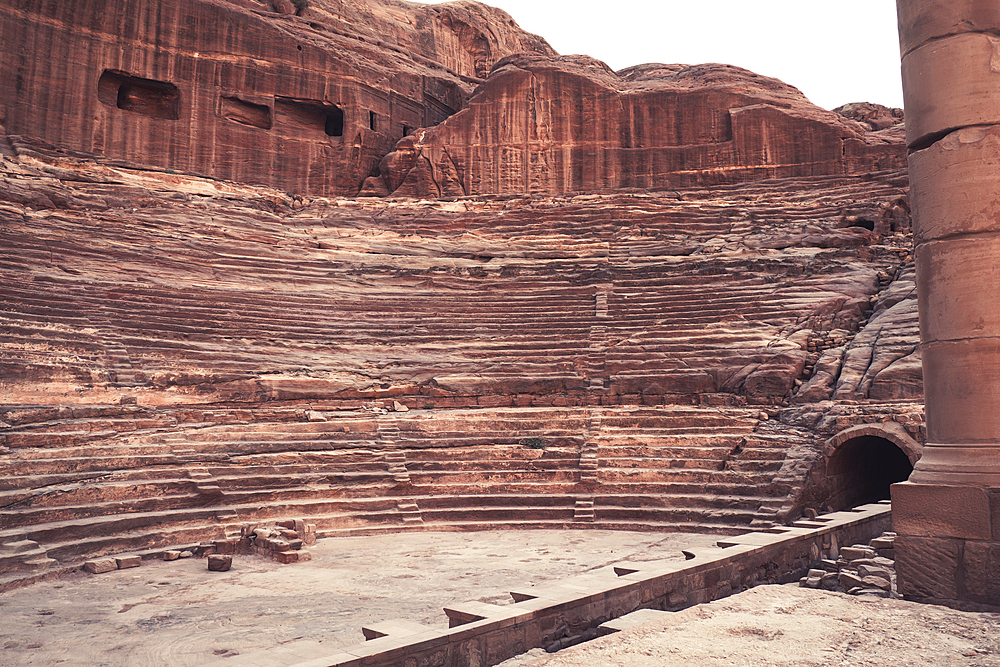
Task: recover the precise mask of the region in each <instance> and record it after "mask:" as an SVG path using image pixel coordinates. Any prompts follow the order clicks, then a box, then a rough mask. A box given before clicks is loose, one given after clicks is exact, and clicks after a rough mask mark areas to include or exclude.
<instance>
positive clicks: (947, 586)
mask: <svg viewBox="0 0 1000 667" xmlns="http://www.w3.org/2000/svg"><path fill="white" fill-rule="evenodd" d="M897 532H898V531H897ZM961 553H962V541H961V540H957V539H946V538H936V537H918V536H909V535H899V536H898V537H897V538H896V588H897V590H898V591H899V594H900V595H903V596H905V597H908V598H913V599H918V600H919V599H927V598H930V599H935V600H957V599H958V591H959V575H960V569H961V568H960V566H961Z"/></svg>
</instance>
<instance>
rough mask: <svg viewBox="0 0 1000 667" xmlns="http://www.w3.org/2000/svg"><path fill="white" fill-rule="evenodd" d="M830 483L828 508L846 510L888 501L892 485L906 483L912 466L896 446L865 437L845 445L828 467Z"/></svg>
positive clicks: (832, 457) (833, 456) (852, 440)
mask: <svg viewBox="0 0 1000 667" xmlns="http://www.w3.org/2000/svg"><path fill="white" fill-rule="evenodd" d="M826 471H827V478H828V481H829V484H830V489H831V491H830V496H829V500H828V503H827V504H828V505H829V506H830V509H832V510H835V511H836V510H843V509H848V508H851V507H856V506H857V505H863V504H865V503H873V502H878V501H880V500H888V499H889V486H890V485H891V484H895V483H896V482H903V481H905V480H906V479H907V478H908V477H909V476H910V473H911V472H913V464H911V463H910V459H909V458H908V457H907V456H906V453H905V452H903V450H901V449H900V448H899V447H898V446H897V445H896V444H895V443H893V442H891V441H890V440H887V439H885V438H880V437H878V436H872V435H862V436H859V437H856V438H852V439H850V440H847V441H846V442H844V443H843V444H842V445H841V446H840V447H839V448H838V449H837V451H836V452H834V453H833V455H831V456H830V459H829V460H828V461H827V465H826Z"/></svg>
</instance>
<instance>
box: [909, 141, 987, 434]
mask: <svg viewBox="0 0 1000 667" xmlns="http://www.w3.org/2000/svg"><path fill="white" fill-rule="evenodd" d="M997 141H998V142H1000V136H998V137H997ZM998 151H1000V149H998ZM998 162H1000V160H998ZM998 168H1000V165H998ZM993 187H995V188H1000V176H998V178H997V181H996V182H995V183H994V184H993ZM963 194H966V192H965V190H964V188H963ZM984 205H986V203H985V202H984ZM989 205H992V206H998V207H1000V195H998V196H997V199H996V200H995V201H993V202H989ZM931 222H933V221H931ZM921 225H922V228H923V227H925V225H923V222H921ZM993 227H994V231H1000V222H994V223H993ZM925 231H928V230H925ZM998 255H1000V237H992V236H989V235H983V234H970V235H968V236H965V237H960V238H949V239H945V240H932V241H927V242H925V243H921V244H920V245H918V246H917V250H916V261H917V266H918V267H919V268H920V271H919V273H918V274H917V290H918V291H919V293H920V303H919V310H920V331H921V332H922V334H923V336H924V338H925V340H933V341H956V340H963V339H966V338H970V339H972V338H983V337H984V336H988V335H989V334H988V332H994V331H1000V309H998V308H995V307H993V306H994V305H995V303H994V301H993V300H992V299H991V298H989V297H990V296H992V295H995V294H1000V265H998V264H997V262H996V261H994V258H996V257H997V256H998ZM973 379H974V382H975V384H976V385H977V386H979V385H982V384H984V382H986V384H987V385H989V383H988V382H987V380H988V378H986V377H982V376H979V375H970V376H967V377H966V378H965V380H966V382H967V383H968V382H970V381H973ZM989 416H992V415H984V417H989ZM998 419H1000V418H998ZM959 433H961V432H959ZM993 437H996V432H993ZM935 442H942V440H935ZM944 442H965V440H964V439H963V438H961V437H956V436H954V435H949V439H948V440H944Z"/></svg>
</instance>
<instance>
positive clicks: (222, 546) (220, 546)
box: [215, 540, 236, 555]
mask: <svg viewBox="0 0 1000 667" xmlns="http://www.w3.org/2000/svg"><path fill="white" fill-rule="evenodd" d="M215 553H217V554H228V555H232V554H234V553H236V544H235V543H233V542H232V541H230V540H216V541H215Z"/></svg>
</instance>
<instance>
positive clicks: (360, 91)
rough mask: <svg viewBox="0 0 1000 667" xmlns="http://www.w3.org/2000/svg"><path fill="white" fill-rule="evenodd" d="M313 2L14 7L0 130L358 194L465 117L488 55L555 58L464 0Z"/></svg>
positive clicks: (138, 159) (5, 47)
mask: <svg viewBox="0 0 1000 667" xmlns="http://www.w3.org/2000/svg"><path fill="white" fill-rule="evenodd" d="M308 5H309V7H308V9H307V10H305V11H304V12H301V11H297V10H296V9H295V7H293V6H292V3H291V2H287V1H285V2H280V3H277V4H276V5H272V3H271V2H270V0H259V1H257V0H241V1H240V2H227V1H225V0H179V1H177V2H169V3H163V2H158V1H156V0H138V1H136V2H129V3H127V4H125V5H122V4H121V3H113V2H106V1H104V0H91V1H88V2H71V3H51V2H42V1H41V0H31V1H29V2H23V3H18V4H17V6H9V7H7V8H6V9H5V11H4V12H3V15H2V17H0V44H2V47H0V80H3V81H5V82H6V83H7V85H4V86H3V87H2V88H0V107H6V126H7V129H8V131H9V132H10V133H11V134H14V135H27V136H31V137H36V138H40V139H42V140H44V141H46V142H50V143H52V144H55V145H59V146H61V147H64V148H71V149H74V150H79V151H88V152H93V153H96V154H98V155H104V156H107V157H110V158H115V159H119V160H124V161H127V162H131V163H135V164H142V165H156V166H158V167H161V168H166V169H172V170H179V171H184V172H190V173H196V174H202V175H207V176H211V177H214V178H222V179H231V180H236V181H240V182H246V183H261V184H266V185H270V186H273V187H277V188H281V189H283V190H287V191H290V192H308V193H314V194H356V193H357V192H358V190H359V189H360V187H361V184H362V182H363V181H364V180H365V178H366V177H368V176H369V175H370V174H371V173H373V170H376V169H377V167H378V163H379V161H380V160H381V159H382V157H383V156H384V155H385V154H386V153H387V152H388V151H389V150H390V149H391V148H392V146H393V144H394V143H395V142H396V141H397V140H398V139H399V138H400V137H403V136H405V135H407V134H409V133H410V132H411V131H412V130H413V129H415V128H418V127H429V126H433V125H435V124H436V123H439V122H441V121H442V120H444V119H445V118H447V117H448V116H450V115H451V114H453V113H455V112H456V111H458V110H459V109H461V108H462V107H463V106H464V104H465V101H466V99H467V98H468V96H469V94H470V93H471V91H472V89H473V88H474V86H475V85H476V84H477V83H478V82H479V80H480V78H479V77H482V76H485V74H486V73H487V72H488V71H489V68H490V67H491V66H492V65H493V64H494V63H495V62H496V61H497V60H499V59H501V58H502V57H504V56H507V55H509V54H512V53H517V52H521V51H528V52H537V53H540V54H552V53H553V51H552V49H551V48H550V47H549V46H548V44H547V43H546V42H545V40H543V39H541V38H540V37H537V36H535V35H530V34H528V33H525V32H524V31H522V30H520V29H519V28H518V27H517V25H516V23H514V21H513V20H512V19H511V18H510V16H508V15H507V14H506V13H505V12H503V11H501V10H498V9H494V8H492V7H488V6H486V5H482V4H479V3H475V2H451V3H445V4H441V5H420V4H416V3H398V2H382V1H380V0H311V2H309V3H308ZM220 26H225V29H220ZM0 122H2V119H0Z"/></svg>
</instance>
